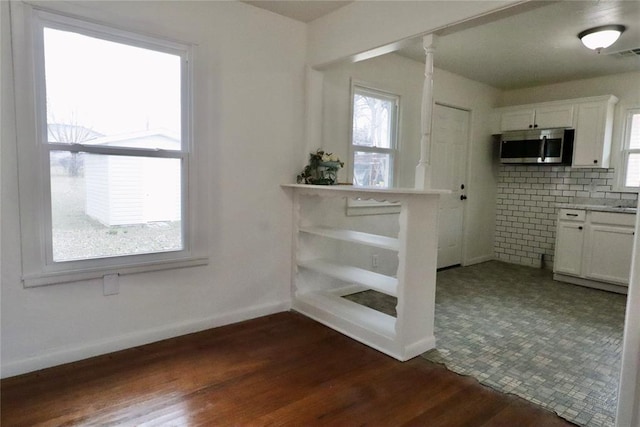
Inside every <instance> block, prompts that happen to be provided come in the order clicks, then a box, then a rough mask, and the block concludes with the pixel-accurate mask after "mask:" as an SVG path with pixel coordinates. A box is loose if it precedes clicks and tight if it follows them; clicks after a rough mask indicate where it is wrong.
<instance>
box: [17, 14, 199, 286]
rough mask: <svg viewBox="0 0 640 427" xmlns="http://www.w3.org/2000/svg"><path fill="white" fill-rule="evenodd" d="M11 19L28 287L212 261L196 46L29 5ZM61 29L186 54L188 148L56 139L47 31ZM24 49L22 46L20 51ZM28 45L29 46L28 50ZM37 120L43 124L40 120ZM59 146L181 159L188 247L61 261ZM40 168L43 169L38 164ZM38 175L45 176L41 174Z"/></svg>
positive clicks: (184, 81) (184, 126)
mask: <svg viewBox="0 0 640 427" xmlns="http://www.w3.org/2000/svg"><path fill="white" fill-rule="evenodd" d="M11 6H12V7H11V22H12V32H13V33H12V39H13V42H14V45H13V48H14V51H15V52H16V55H15V58H14V76H15V80H16V82H15V86H16V88H17V90H16V92H17V93H20V94H21V96H20V97H16V100H17V102H16V104H17V105H16V117H17V120H18V123H17V130H18V140H19V143H18V174H19V190H20V218H21V245H22V274H23V280H24V286H25V287H31V286H42V285H49V284H55V283H61V282H66V281H77V280H87V279H92V278H98V277H102V276H103V275H104V274H114V273H115V274H133V273H139V272H143V271H157V270H163V269H169V268H184V267H190V266H196V265H205V264H207V263H208V258H207V249H206V239H205V237H203V236H199V235H197V236H198V237H197V238H194V236H196V234H195V231H196V230H197V229H198V228H199V227H197V221H198V218H199V217H198V215H197V213H196V212H195V211H196V196H195V195H196V194H197V193H196V188H195V187H196V185H197V183H196V178H197V173H196V171H195V168H194V167H193V166H192V165H191V161H190V156H192V155H195V154H194V144H193V138H192V129H191V128H192V126H193V115H192V111H193V104H192V103H193V94H192V91H193V88H192V84H191V82H192V81H193V67H192V66H191V58H192V56H193V50H192V47H193V45H191V44H187V43H179V42H175V41H171V40H167V39H165V38H163V37H151V36H146V35H142V34H139V33H138V32H136V31H126V30H122V29H118V28H114V27H112V26H110V25H109V26H107V25H102V24H99V23H96V22H92V21H89V20H86V19H84V18H75V17H72V16H70V15H66V14H64V13H58V12H53V11H51V12H50V11H46V10H43V9H40V8H38V7H32V6H30V5H29V4H25V3H22V2H12V4H11ZM45 27H46V28H58V29H63V30H67V31H72V32H75V33H78V34H83V35H88V36H91V37H98V38H100V39H106V40H110V41H114V42H119V43H122V44H126V45H129V46H136V47H142V48H145V49H151V50H155V51H158V52H163V53H168V54H172V55H175V56H178V57H179V58H180V67H181V80H180V83H179V84H180V85H181V94H182V96H181V122H182V125H181V133H182V134H181V149H180V150H149V149H138V148H133V147H111V146H104V145H102V146H95V145H91V143H87V144H56V143H53V144H50V143H48V140H47V138H46V136H47V129H46V127H47V126H46V125H47V121H46V111H44V108H45V106H44V93H45V91H44V68H43V67H44V64H43V59H44V51H43V49H44V47H43V28H45ZM16 47H17V49H16ZM25 47H26V48H25ZM34 119H36V120H35V121H36V126H34V124H33V122H34ZM52 150H66V151H69V152H79V151H83V152H91V153H97V154H104V155H126V156H143V157H158V158H175V159H179V160H180V161H181V186H182V188H181V190H182V191H181V194H182V200H181V211H182V216H181V218H182V220H181V227H182V238H183V241H182V245H183V247H182V249H181V250H179V251H171V252H152V253H145V254H133V255H124V256H112V257H103V258H92V259H87V260H74V261H65V262H54V260H53V254H52V236H51V212H50V209H49V206H51V200H50V197H51V195H50V192H49V191H48V188H49V179H50V177H49V173H48V172H47V171H48V170H49V153H50V152H51V151H52ZM34 165H36V168H38V169H37V173H36V174H35V175H34V173H33V169H34ZM36 175H37V176H36Z"/></svg>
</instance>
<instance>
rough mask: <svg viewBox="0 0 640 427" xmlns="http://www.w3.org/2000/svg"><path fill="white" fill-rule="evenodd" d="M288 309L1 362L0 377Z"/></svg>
mask: <svg viewBox="0 0 640 427" xmlns="http://www.w3.org/2000/svg"><path fill="white" fill-rule="evenodd" d="M290 308H291V302H290V301H284V302H279V303H272V304H264V305H257V306H253V307H250V308H248V309H243V310H236V311H232V312H228V313H223V314H219V315H216V316H211V317H207V318H203V319H196V320H190V321H187V322H182V323H175V324H171V325H165V326H162V327H159V328H154V329H147V330H144V331H140V332H134V333H130V334H126V335H121V336H118V337H113V338H109V339H106V340H98V341H93V342H90V343H87V344H83V345H79V346H76V347H71V348H64V349H60V350H54V351H52V352H49V353H47V354H43V355H38V356H34V357H30V358H27V359H22V360H16V361H13V362H8V363H3V364H2V374H1V377H2V378H7V377H12V376H15V375H20V374H24V373H27V372H32V371H37V370H39V369H44V368H50V367H52V366H57V365H62V364H65V363H70V362H76V361H78V360H82V359H87V358H89V357H94V356H99V355H102V354H107V353H113V352H115V351H119V350H124V349H127V348H131V347H137V346H139V345H144V344H149V343H152V342H156V341H162V340H164V339H167V338H174V337H177V336H180V335H186V334H190V333H193V332H199V331H204V330H206V329H211V328H216V327H218V326H224V325H229V324H231V323H237V322H242V321H244V320H249V319H254V318H256V317H261V316H266V315H269V314H274V313H280V312H283V311H288V310H289V309H290Z"/></svg>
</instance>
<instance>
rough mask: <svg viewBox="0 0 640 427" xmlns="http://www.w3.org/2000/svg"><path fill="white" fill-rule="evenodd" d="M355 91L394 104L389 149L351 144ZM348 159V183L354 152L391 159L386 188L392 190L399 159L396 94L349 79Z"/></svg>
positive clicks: (398, 96)
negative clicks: (377, 154) (380, 155)
mask: <svg viewBox="0 0 640 427" xmlns="http://www.w3.org/2000/svg"><path fill="white" fill-rule="evenodd" d="M356 89H357V91H358V92H362V93H365V94H368V95H370V96H371V97H377V98H381V99H387V100H389V101H393V102H395V104H396V108H395V112H394V117H393V120H392V123H391V126H392V129H391V141H390V143H391V144H390V145H391V147H390V148H383V147H366V146H357V147H356V146H355V145H354V144H353V114H354V102H353V99H354V96H355V94H356ZM349 96H350V99H349V123H350V124H349V159H348V161H347V173H348V176H349V178H350V182H353V174H354V155H355V152H356V151H365V152H371V153H384V154H388V155H389V156H390V157H391V162H390V164H389V167H390V168H391V171H390V172H391V173H390V175H391V183H390V185H389V187H387V188H393V187H394V186H395V183H396V182H397V180H398V179H397V178H398V177H397V175H398V168H397V163H398V157H399V151H400V147H399V141H400V137H401V135H400V118H401V116H400V115H401V101H402V97H401V96H400V95H398V94H396V93H393V92H389V91H388V90H384V89H379V88H378V87H377V86H376V85H374V84H370V83H367V82H363V81H360V80H357V79H353V78H352V79H351V81H350V91H349Z"/></svg>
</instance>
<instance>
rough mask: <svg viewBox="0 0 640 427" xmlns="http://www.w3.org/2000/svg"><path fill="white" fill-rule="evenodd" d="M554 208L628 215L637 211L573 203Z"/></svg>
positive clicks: (558, 205) (561, 204) (626, 208)
mask: <svg viewBox="0 0 640 427" xmlns="http://www.w3.org/2000/svg"><path fill="white" fill-rule="evenodd" d="M556 207H558V208H560V209H581V210H585V211H598V212H617V213H630V214H635V213H636V212H637V211H638V208H634V207H629V206H608V205H582V204H573V203H558V204H556Z"/></svg>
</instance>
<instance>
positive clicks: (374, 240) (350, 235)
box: [300, 227, 400, 251]
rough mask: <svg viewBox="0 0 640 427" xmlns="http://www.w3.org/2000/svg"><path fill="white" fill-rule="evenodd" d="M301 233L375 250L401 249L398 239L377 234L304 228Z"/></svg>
mask: <svg viewBox="0 0 640 427" xmlns="http://www.w3.org/2000/svg"><path fill="white" fill-rule="evenodd" d="M300 232H302V233H308V234H313V235H316V236H323V237H329V238H331V239H336V240H343V241H345V242H353V243H359V244H362V245H367V246H373V247H375V248H381V249H388V250H391V251H397V250H399V249H400V242H399V241H398V239H395V238H393V237H387V236H379V235H377V234H370V233H363V232H360V231H353V230H341V229H337V228H329V227H302V228H300Z"/></svg>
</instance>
